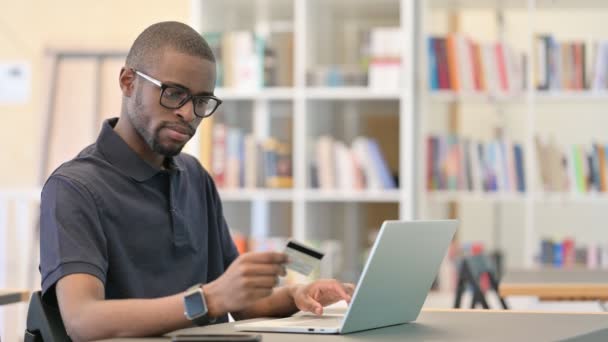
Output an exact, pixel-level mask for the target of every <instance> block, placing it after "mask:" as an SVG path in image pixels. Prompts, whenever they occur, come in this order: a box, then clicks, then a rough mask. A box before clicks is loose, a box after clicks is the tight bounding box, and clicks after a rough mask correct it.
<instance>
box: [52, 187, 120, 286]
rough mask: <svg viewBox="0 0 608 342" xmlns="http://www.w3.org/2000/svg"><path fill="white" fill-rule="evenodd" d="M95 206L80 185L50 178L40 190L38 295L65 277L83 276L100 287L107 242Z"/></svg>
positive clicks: (97, 207) (106, 259)
mask: <svg viewBox="0 0 608 342" xmlns="http://www.w3.org/2000/svg"><path fill="white" fill-rule="evenodd" d="M98 204H99V203H96V201H95V198H94V196H93V194H91V192H89V191H88V190H87V188H86V187H85V186H84V185H82V184H81V183H79V182H77V181H75V180H72V179H69V178H66V177H63V176H59V175H54V176H52V177H51V178H49V180H48V181H47V182H46V184H45V185H44V188H43V189H42V197H41V204H40V273H41V277H42V293H43V294H46V293H47V291H49V290H53V291H51V292H54V287H55V284H56V283H57V281H58V280H59V279H61V278H63V277H65V276H67V275H69V274H75V273H86V274H90V275H93V276H95V277H97V278H99V279H100V280H101V281H102V282H103V283H104V284H105V280H106V274H107V269H108V257H107V249H106V247H107V241H106V238H105V234H104V232H103V228H102V226H101V222H100V219H99V211H98V210H100V209H99V208H100V207H99V205H98Z"/></svg>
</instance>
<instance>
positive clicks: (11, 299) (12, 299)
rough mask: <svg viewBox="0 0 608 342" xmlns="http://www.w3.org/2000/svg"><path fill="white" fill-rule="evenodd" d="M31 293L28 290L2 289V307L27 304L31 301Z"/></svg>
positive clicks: (0, 301) (0, 291)
mask: <svg viewBox="0 0 608 342" xmlns="http://www.w3.org/2000/svg"><path fill="white" fill-rule="evenodd" d="M29 295H30V292H29V291H27V290H8V289H0V305H3V304H10V303H18V302H25V301H27V300H28V299H29Z"/></svg>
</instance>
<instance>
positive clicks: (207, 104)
mask: <svg viewBox="0 0 608 342" xmlns="http://www.w3.org/2000/svg"><path fill="white" fill-rule="evenodd" d="M133 71H135V73H136V74H137V75H139V76H141V77H142V78H144V79H145V80H147V81H149V82H151V83H152V84H154V85H156V86H157V87H159V88H160V100H159V101H160V105H161V106H163V107H165V108H167V109H178V108H181V107H182V106H183V105H185V104H186V103H188V101H190V100H192V106H193V108H194V115H196V116H198V117H199V118H206V117H209V116H211V114H213V113H214V112H215V110H216V109H217V107H219V106H220V104H222V100H220V99H218V98H217V97H215V96H213V95H192V94H191V93H190V92H189V91H188V90H187V89H184V88H181V87H178V86H173V85H169V84H164V83H163V82H161V81H159V80H157V79H155V78H154V77H152V76H149V75H146V74H144V73H143V72H141V71H138V70H135V69H133Z"/></svg>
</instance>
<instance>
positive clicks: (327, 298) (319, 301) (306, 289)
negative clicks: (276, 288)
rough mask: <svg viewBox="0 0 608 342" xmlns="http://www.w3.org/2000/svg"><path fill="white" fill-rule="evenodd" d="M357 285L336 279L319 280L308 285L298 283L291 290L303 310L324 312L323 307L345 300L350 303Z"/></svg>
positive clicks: (319, 313)
mask: <svg viewBox="0 0 608 342" xmlns="http://www.w3.org/2000/svg"><path fill="white" fill-rule="evenodd" d="M354 291H355V285H353V284H349V283H341V282H339V281H337V280H334V279H325V280H317V281H315V282H312V283H310V284H307V285H296V286H295V287H294V288H293V290H292V291H291V295H292V297H293V301H294V303H295V304H296V306H297V307H298V309H300V310H302V311H309V312H312V313H314V314H317V315H322V314H323V307H324V306H327V305H331V304H334V303H336V302H339V301H340V300H345V301H346V303H348V304H350V299H351V296H352V295H353V292H354Z"/></svg>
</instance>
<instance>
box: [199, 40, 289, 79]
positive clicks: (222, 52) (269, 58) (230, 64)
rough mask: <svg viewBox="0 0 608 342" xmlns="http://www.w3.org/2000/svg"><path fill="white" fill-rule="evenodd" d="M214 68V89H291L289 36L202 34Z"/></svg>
mask: <svg viewBox="0 0 608 342" xmlns="http://www.w3.org/2000/svg"><path fill="white" fill-rule="evenodd" d="M203 37H204V38H205V39H206V40H207V42H208V43H209V46H210V47H211V49H212V51H213V53H214V55H215V58H216V65H217V82H216V85H217V86H218V87H225V88H237V89H257V88H260V87H277V86H278V87H291V86H293V61H294V57H293V32H274V33H272V34H270V36H269V38H268V39H263V38H261V37H259V36H256V35H255V34H254V33H253V32H250V31H236V32H206V33H203Z"/></svg>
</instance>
